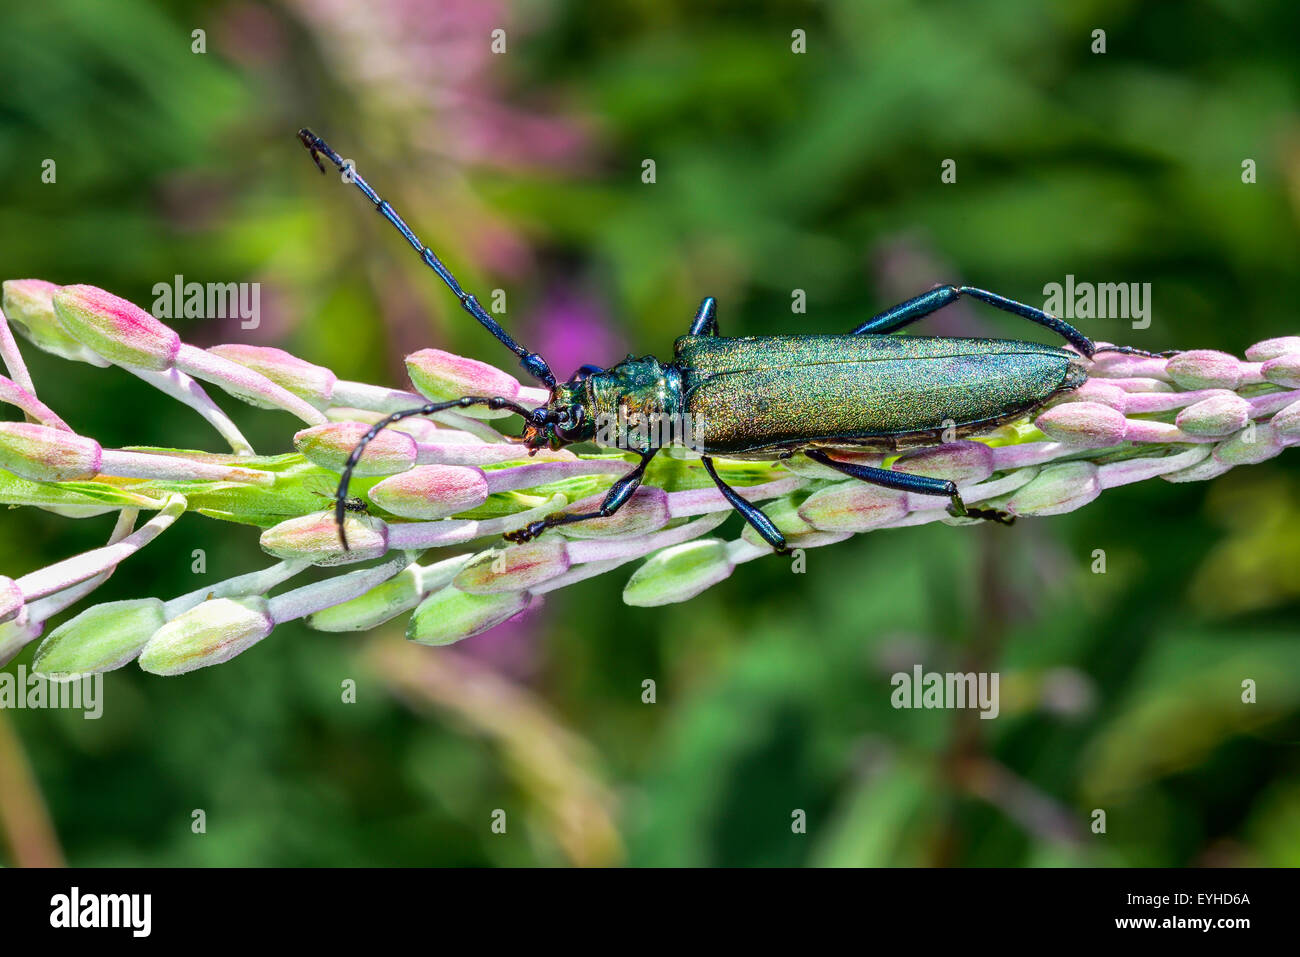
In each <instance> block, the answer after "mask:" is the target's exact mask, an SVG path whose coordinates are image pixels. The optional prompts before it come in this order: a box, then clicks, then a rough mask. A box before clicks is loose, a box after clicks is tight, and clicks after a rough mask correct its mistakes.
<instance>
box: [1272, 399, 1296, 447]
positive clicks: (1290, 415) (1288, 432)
mask: <svg viewBox="0 0 1300 957" xmlns="http://www.w3.org/2000/svg"><path fill="white" fill-rule="evenodd" d="M1269 422H1270V424H1271V425H1272V426H1273V430H1274V431H1275V432H1276V433H1277V434H1278V437H1279V438H1281V439H1283V440H1284V441H1287V442H1290V441H1292V440H1294V439H1297V438H1300V395H1297V396H1296V401H1295V402H1292V403H1291V404H1290V405H1288V406H1287V407H1286V408H1284V409H1283V410H1282V411H1281V412H1278V413H1277V414H1275V415H1274V416H1273V418H1271V419H1270V420H1269Z"/></svg>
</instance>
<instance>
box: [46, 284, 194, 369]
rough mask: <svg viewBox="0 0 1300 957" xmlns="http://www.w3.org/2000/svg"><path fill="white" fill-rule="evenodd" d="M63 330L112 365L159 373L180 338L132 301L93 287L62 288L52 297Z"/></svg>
mask: <svg viewBox="0 0 1300 957" xmlns="http://www.w3.org/2000/svg"><path fill="white" fill-rule="evenodd" d="M54 311H55V313H56V314H57V315H58V317H59V322H61V323H62V324H63V328H64V329H65V330H66V331H67V332H68V334H69V335H71V336H72V337H73V338H74V339H76V340H77V341H78V342H80V343H81V344H82V345H84V346H86V347H87V348H89V349H91V350H93V351H94V352H96V353H98V354H99V355H101V356H103V357H104V358H105V359H108V360H110V361H112V362H116V363H120V364H121V365H125V366H133V367H135V368H138V369H152V370H154V371H157V372H161V371H163V370H164V369H168V368H170V367H171V365H172V362H173V361H174V360H175V359H176V353H177V352H178V351H179V350H180V347H181V340H180V336H178V335H176V333H175V332H173V331H172V330H171V329H169V328H167V326H165V325H163V324H162V323H161V322H159V321H158V320H157V319H155V318H154V317H153V316H151V315H149V313H147V312H145V311H144V310H143V309H141V308H140V307H139V306H137V305H136V304H135V303H133V302H128V301H127V300H125V299H123V298H121V297H120V296H115V295H113V294H112V293H111V292H105V291H104V290H103V289H99V288H96V287H95V286H64V287H63V288H62V289H60V290H59V291H58V292H56V293H55V294H54Z"/></svg>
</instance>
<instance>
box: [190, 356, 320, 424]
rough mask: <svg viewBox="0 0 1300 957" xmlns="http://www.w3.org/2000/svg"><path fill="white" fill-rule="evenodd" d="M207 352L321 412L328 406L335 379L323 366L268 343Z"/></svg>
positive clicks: (266, 405)
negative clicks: (273, 384) (271, 383)
mask: <svg viewBox="0 0 1300 957" xmlns="http://www.w3.org/2000/svg"><path fill="white" fill-rule="evenodd" d="M208 351H209V352H211V353H212V354H213V355H217V356H220V357H221V358H223V359H228V360H229V361H231V362H237V363H238V364H239V365H241V366H244V367H245V368H246V369H252V370H253V371H254V372H258V373H260V374H262V375H264V376H266V377H267V378H268V379H270V380H271V381H272V382H274V383H275V384H276V385H278V386H280V387H281V388H282V389H285V390H286V391H288V392H291V393H292V394H294V395H296V396H297V397H298V398H300V399H302V400H303V401H304V402H308V403H310V404H311V405H313V406H315V407H316V408H318V409H321V410H322V411H323V410H325V409H326V408H328V407H329V404H330V397H331V396H332V395H333V394H334V383H335V382H336V381H337V378H336V377H335V375H334V373H333V372H331V371H330V370H329V369H326V368H325V367H324V366H318V365H314V364H313V363H310V362H307V361H305V360H303V359H299V358H298V357H297V356H295V355H293V354H292V353H288V352H285V351H284V350H283V349H276V348H273V347H271V346H252V345H245V344H243V343H237V342H236V343H227V344H225V345H219V346H212V347H211V348H210V349H208ZM253 404H255V405H259V406H261V407H263V408H276V406H272V405H270V404H268V403H266V402H264V401H255V402H254V403H253Z"/></svg>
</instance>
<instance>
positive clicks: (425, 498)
mask: <svg viewBox="0 0 1300 957" xmlns="http://www.w3.org/2000/svg"><path fill="white" fill-rule="evenodd" d="M367 494H368V497H369V499H370V501H372V502H374V503H375V504H376V505H378V506H379V507H380V508H382V509H383V510H384V511H386V512H392V513H393V514H394V515H401V516H402V517H403V518H418V519H423V520H425V521H432V520H433V519H438V518H446V517H447V516H449V515H455V514H456V513H457V512H464V511H467V510H468V509H471V508H477V507H478V506H479V505H482V504H483V503H484V502H486V501H487V497H488V483H487V479H486V478H485V477H484V475H483V472H482V470H481V469H476V468H472V467H470V466H465V465H417V466H416V467H415V468H413V469H410V470H409V471H406V472H402V473H400V474H398V475H392V476H389V477H388V478H386V479H384V480H383V481H382V482H379V483H377V484H376V485H373V486H371V489H370V491H369V493H367Z"/></svg>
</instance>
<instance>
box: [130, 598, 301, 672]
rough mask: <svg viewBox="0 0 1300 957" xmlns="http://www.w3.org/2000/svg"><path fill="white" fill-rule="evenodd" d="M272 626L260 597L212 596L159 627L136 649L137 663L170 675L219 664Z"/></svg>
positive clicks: (151, 670)
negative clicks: (138, 659)
mask: <svg viewBox="0 0 1300 957" xmlns="http://www.w3.org/2000/svg"><path fill="white" fill-rule="evenodd" d="M274 627H275V621H274V620H273V619H272V618H271V616H270V615H269V614H267V611H266V600H265V599H263V598H256V597H254V598H238V599H234V598H214V599H212V600H211V601H205V602H202V603H201V604H199V605H196V606H195V607H193V608H191V609H190V610H189V611H187V612H183V613H182V614H180V615H177V616H176V617H175V618H173V619H172V620H171V621H169V622H167V623H166V624H165V625H163V626H162V627H161V628H159V629H158V630H157V631H156V632H155V633H154V635H153V637H152V638H150V639H149V641H148V642H147V643H146V644H145V646H144V650H142V651H141V652H140V667H141V668H143V669H144V670H145V671H148V672H150V673H152V674H155V675H167V676H170V675H181V674H184V673H185V672H187V671H194V670H195V669H196V668H206V667H207V666H208V665H217V664H221V662H223V661H229V660H230V659H231V658H233V657H235V655H237V654H240V653H241V652H244V651H247V650H248V649H249V648H251V647H252V646H253V645H255V644H257V643H258V642H259V641H261V640H262V639H263V638H265V637H266V636H267V635H269V634H270V633H271V629H273V628H274Z"/></svg>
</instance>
